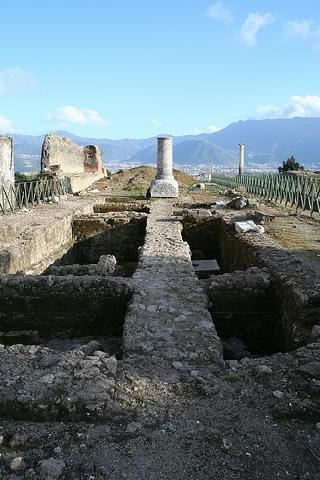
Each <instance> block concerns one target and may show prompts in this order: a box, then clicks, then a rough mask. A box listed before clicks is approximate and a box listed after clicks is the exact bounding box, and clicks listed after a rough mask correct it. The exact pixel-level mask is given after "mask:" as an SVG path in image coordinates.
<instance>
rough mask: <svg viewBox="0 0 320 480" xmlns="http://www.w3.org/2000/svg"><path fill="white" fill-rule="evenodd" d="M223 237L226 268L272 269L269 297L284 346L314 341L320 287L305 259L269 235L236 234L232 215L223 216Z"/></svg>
mask: <svg viewBox="0 0 320 480" xmlns="http://www.w3.org/2000/svg"><path fill="white" fill-rule="evenodd" d="M219 239H220V262H221V265H220V266H221V267H222V269H223V271H225V272H232V271H233V270H237V269H239V270H245V269H247V268H249V267H259V268H264V267H266V268H268V269H269V271H270V273H271V275H272V283H271V287H270V289H269V298H270V301H271V302H272V304H273V307H274V311H275V312H276V314H277V318H278V322H277V326H276V333H275V335H276V336H277V338H278V339H279V341H280V343H282V344H281V350H283V351H288V350H292V349H294V348H296V347H298V346H300V345H304V344H305V343H307V342H308V341H310V340H311V330H312V327H313V325H315V324H317V323H318V322H319V317H320V291H319V285H316V284H315V283H314V278H313V277H312V275H310V273H308V271H307V270H306V269H305V267H304V265H303V263H302V261H301V260H300V259H297V258H296V256H295V255H294V253H291V252H288V251H286V250H285V249H282V248H279V247H278V246H276V245H275V244H274V242H273V240H272V239H271V238H270V237H268V236H267V235H257V234H250V233H249V234H245V235H240V234H236V232H235V230H234V224H233V219H232V218H230V219H229V218H225V219H222V218H221V221H220V231H219Z"/></svg>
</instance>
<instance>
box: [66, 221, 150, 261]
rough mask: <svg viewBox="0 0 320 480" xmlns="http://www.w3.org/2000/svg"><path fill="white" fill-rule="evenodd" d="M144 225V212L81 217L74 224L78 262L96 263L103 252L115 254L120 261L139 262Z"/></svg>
mask: <svg viewBox="0 0 320 480" xmlns="http://www.w3.org/2000/svg"><path fill="white" fill-rule="evenodd" d="M145 226H146V214H145V213H136V212H122V213H120V214H119V213H114V214H112V213H108V214H99V213H96V214H93V215H88V216H86V215H84V216H79V217H77V218H75V219H74V222H73V227H72V228H73V238H74V240H75V242H76V245H75V250H76V251H75V258H76V259H78V261H79V263H97V262H98V261H99V258H100V256H101V255H105V254H112V255H115V256H116V258H117V260H118V261H136V260H138V249H139V247H140V246H141V245H142V244H143V242H144V235H145Z"/></svg>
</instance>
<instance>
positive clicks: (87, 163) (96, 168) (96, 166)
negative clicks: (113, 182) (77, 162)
mask: <svg viewBox="0 0 320 480" xmlns="http://www.w3.org/2000/svg"><path fill="white" fill-rule="evenodd" d="M83 152H84V162H83V166H84V172H85V173H97V174H98V175H102V174H104V168H103V163H102V159H101V152H100V149H99V147H97V145H87V146H85V147H83Z"/></svg>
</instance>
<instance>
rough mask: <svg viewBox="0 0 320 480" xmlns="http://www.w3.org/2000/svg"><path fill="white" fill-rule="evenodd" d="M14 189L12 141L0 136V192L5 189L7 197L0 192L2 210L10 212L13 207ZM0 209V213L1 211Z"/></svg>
mask: <svg viewBox="0 0 320 480" xmlns="http://www.w3.org/2000/svg"><path fill="white" fill-rule="evenodd" d="M13 187H14V167H13V140H12V138H11V137H6V136H0V190H2V188H5V189H6V193H7V195H8V198H9V202H8V200H7V195H5V194H4V193H3V192H2V191H0V195H1V198H0V201H1V200H2V202H3V203H2V208H3V209H4V210H10V209H11V208H14V206H15V196H14V192H13ZM2 208H0V212H1V211H2Z"/></svg>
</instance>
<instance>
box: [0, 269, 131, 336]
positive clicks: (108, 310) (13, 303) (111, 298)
mask: <svg viewBox="0 0 320 480" xmlns="http://www.w3.org/2000/svg"><path fill="white" fill-rule="evenodd" d="M130 298H131V293H130V290H129V288H128V286H127V284H126V283H125V282H123V281H116V280H109V279H107V278H105V277H89V276H83V277H72V276H69V277H58V276H47V277H45V276H19V275H15V276H11V275H8V276H6V275H4V276H2V277H0V311H1V318H0V330H1V331H5V332H7V331H12V330H13V331H16V330H20V331H21V330H37V331H39V336H40V337H50V336H59V333H60V334H63V333H64V334H68V333H69V334H70V333H71V334H72V335H74V336H77V335H92V334H94V335H105V336H113V335H114V336H120V335H121V334H122V325H123V319H124V316H125V311H126V306H127V303H128V301H129V300H130Z"/></svg>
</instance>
